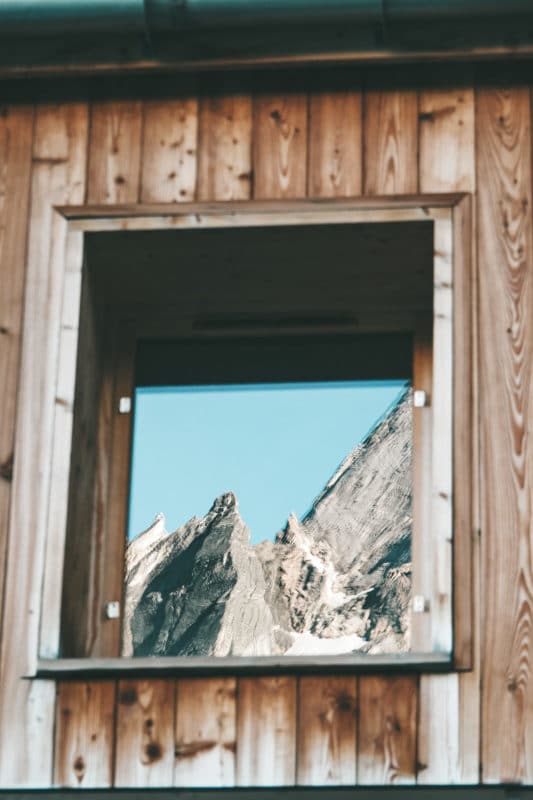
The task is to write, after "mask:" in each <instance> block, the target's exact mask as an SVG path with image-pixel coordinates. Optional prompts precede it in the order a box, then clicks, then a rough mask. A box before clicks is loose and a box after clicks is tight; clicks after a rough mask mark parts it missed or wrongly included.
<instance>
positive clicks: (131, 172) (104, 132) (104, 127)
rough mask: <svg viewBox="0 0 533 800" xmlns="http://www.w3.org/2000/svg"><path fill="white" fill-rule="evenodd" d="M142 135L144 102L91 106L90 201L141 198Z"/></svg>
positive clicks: (105, 202)
mask: <svg viewBox="0 0 533 800" xmlns="http://www.w3.org/2000/svg"><path fill="white" fill-rule="evenodd" d="M141 135H142V103H141V102H138V101H135V102H131V101H117V102H103V103H95V104H94V105H93V106H92V109H91V141H90V152H89V175H88V188H87V201H88V202H89V203H99V204H107V203H111V204H113V203H136V202H137V201H138V197H139V170H140V162H141Z"/></svg>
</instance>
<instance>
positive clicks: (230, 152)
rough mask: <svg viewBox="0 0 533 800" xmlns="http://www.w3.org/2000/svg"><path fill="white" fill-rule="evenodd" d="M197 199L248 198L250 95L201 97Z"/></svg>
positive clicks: (250, 176)
mask: <svg viewBox="0 0 533 800" xmlns="http://www.w3.org/2000/svg"><path fill="white" fill-rule="evenodd" d="M198 159H199V164H198V198H199V199H200V200H247V199H249V197H250V195H251V191H252V188H251V187H252V181H253V174H252V99H251V97H250V96H249V95H223V96H221V97H204V98H202V100H201V103H200V138H199V153H198Z"/></svg>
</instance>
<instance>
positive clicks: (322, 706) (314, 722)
mask: <svg viewBox="0 0 533 800" xmlns="http://www.w3.org/2000/svg"><path fill="white" fill-rule="evenodd" d="M356 750H357V686H356V679H355V678H354V677H335V678H333V677H332V678H328V677H324V678H316V677H302V678H300V680H299V687H298V757H297V764H298V767H297V773H296V783H298V784H299V785H300V786H350V785H353V784H355V782H356Z"/></svg>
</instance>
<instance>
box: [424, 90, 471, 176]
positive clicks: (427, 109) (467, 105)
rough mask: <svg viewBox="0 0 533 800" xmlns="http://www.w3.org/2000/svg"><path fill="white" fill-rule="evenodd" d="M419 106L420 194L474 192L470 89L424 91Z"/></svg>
mask: <svg viewBox="0 0 533 800" xmlns="http://www.w3.org/2000/svg"><path fill="white" fill-rule="evenodd" d="M418 103H419V107H418V118H419V121H420V126H419V130H420V156H419V168H420V191H422V192H449V191H458V192H459V191H464V192H471V191H473V188H474V183H475V176H474V164H475V153H474V147H475V123H474V115H475V112H474V92H473V89H470V88H463V89H457V90H453V89H444V90H440V91H439V90H431V91H424V92H421V93H420V96H419V101H418Z"/></svg>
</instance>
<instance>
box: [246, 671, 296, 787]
mask: <svg viewBox="0 0 533 800" xmlns="http://www.w3.org/2000/svg"><path fill="white" fill-rule="evenodd" d="M295 779H296V679H295V678H292V677H276V678H242V679H240V680H239V682H238V700H237V780H236V783H237V786H292V785H293V784H294V783H295Z"/></svg>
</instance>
